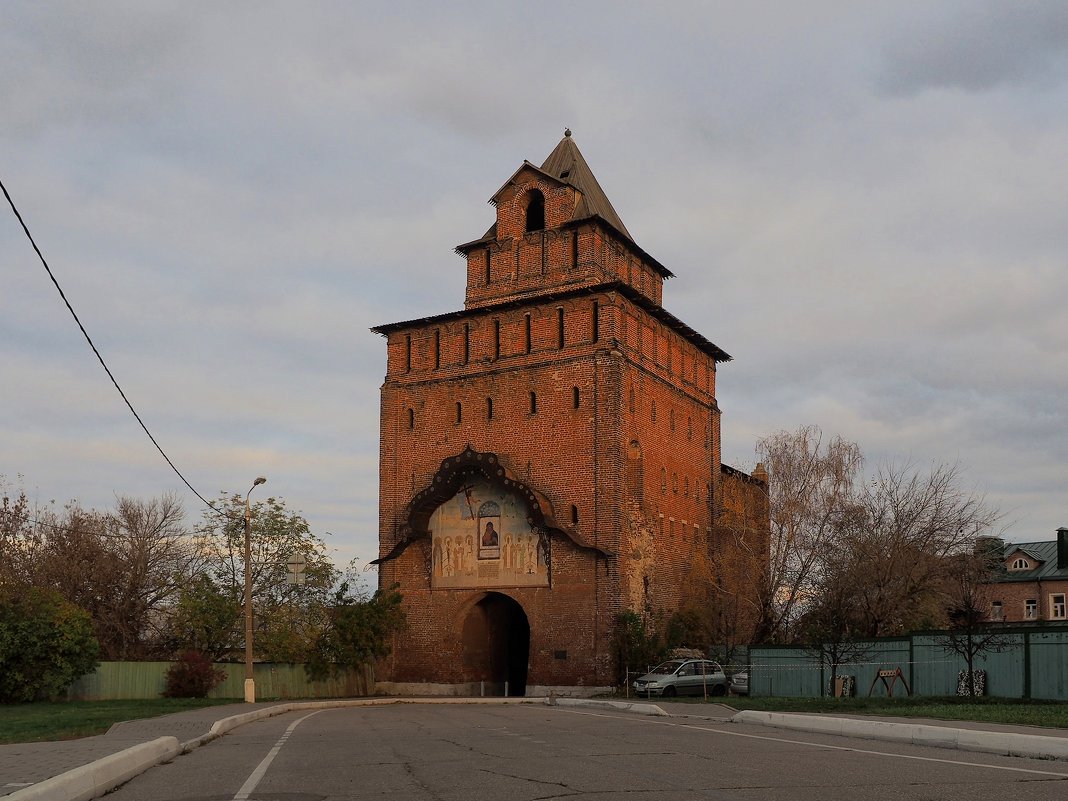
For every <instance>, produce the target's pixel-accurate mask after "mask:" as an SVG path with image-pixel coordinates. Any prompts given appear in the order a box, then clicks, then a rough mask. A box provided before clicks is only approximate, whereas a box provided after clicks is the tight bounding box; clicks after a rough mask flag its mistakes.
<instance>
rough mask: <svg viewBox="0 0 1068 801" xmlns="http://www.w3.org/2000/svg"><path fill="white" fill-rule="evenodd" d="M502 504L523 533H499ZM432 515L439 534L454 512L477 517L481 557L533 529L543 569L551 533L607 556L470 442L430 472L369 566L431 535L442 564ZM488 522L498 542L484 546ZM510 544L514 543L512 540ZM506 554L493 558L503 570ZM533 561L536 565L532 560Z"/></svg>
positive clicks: (474, 542) (493, 457)
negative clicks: (393, 537)
mask: <svg viewBox="0 0 1068 801" xmlns="http://www.w3.org/2000/svg"><path fill="white" fill-rule="evenodd" d="M476 498H477V499H478V507H477V508H475V499H476ZM468 502H470V504H471V507H470V508H468V509H467V512H468V514H469V516H468V517H465V516H464V507H465V506H467V504H468ZM450 503H452V504H455V505H456V507H457V508H456V510H454V513H453V514H451V515H450V514H448V513H447V509H448V507H447V504H450ZM487 504H490V505H487ZM492 504H496V505H497V510H496V516H497V518H498V519H497V520H496V521H495V520H494V515H493V508H492ZM506 508H507V509H508V513H509V516H510V520H511V521H512V522H511V523H510V525H512V526H513V527H515V528H519V527H521V524H520V521H522V523H523V524H525V529H526V530H523V531H521V532H518V531H512V532H501V529H500V526H501V525H503V514H504V511H505V509H506ZM435 515H437V517H438V530H439V533H442V534H444V531H443V529H442V524H445V526H446V527H447V526H448V525H449V524H450V523H455V522H456V521H454V520H451V519H450V518H452V517H457V515H458V516H459V520H460V521H466V520H474V521H475V522H474V523H473V524H471V528H472V531H471V532H470V534H471V537H472V543H471V553H472V556H480V557H483V558H485V559H490V558H493V556H492V554H493V551H492V548H494V547H496V548H498V549H502V548H503V546H504V542H503V540H502V539H501V537H502V536H507V535H508V534H509V533H511V534H512V535H513V536H516V535H517V534H520V535H521V536H523V537H524V538H526V537H528V536H529V534H528V532H530V533H532V534H533V535H534V536H535V538H536V539H537V540H538V541H539V542H542V544H543V547H544V548H545V553H544V554H543V557H542V558H543V559H544V561H545V563H546V564H545V566H546V569H547V567H548V564H547V563H548V541H549V538H550V537H551V536H552V535H554V534H557V535H563V536H565V537H566V538H567V539H569V540H571V542H573V543H574V544H575V545H576V546H578V547H579V548H582V549H583V550H590V551H594V552H596V553H598V554H600V555H602V556H606V557H607V556H609V554H608V553H607V552H606V551H603V550H602V549H600V548H597V547H596V546H593V545H590V544H589V543H587V542H585V541H584V540H583V539H582V538H581V537H580V536H579V535H578V533H577V532H575V531H574V530H573V529H571V528H569V527H564V526H562V525H560V524H559V523H558V522H557V520H556V516H555V513H554V510H553V506H552V503H551V502H550V501H549V499H548V498H546V497H545V496H544V495H543V494H542V493H540V492H538V491H537V490H536V489H534V488H533V487H530V486H528V485H527V484H525V483H524V482H522V481H519V480H518V479H517V478H516V477H515V476H514V475H513V474H512V473H511V471H509V470H508V469H507V468H506V467H505V466H504V465H502V464H501V462H500V459H499V458H498V457H497V455H496V454H494V453H482V452H480V451H476V450H474V449H473V448H472V447H471V446H470V445H468V446H467V447H466V448H465V449H464V450H463V451H462V452H460V453H459V454H457V455H456V456H450V457H449V458H447V459H445V460H444V461H443V462H442V463H441V467H439V468H438V471H437V472H436V473H435V474H434V478H433V479H432V480H431V482H430V484H429V485H428V486H427V487H426V488H424V489H423V490H421V491H420V492H419V493H417V494H416V495H415V496H414V497H413V498H412V499H411V501H409V503H408V505H407V507H406V508H405V511H404V515H403V522H402V523H401V527H400V531H399V534H400V538H399V540H398V542H397V543H396V545H394V547H393V549H392V550H391V551H390V552H389V553H388V554H386V555H385V556H383V557H381V558H379V559H376V560H374V561H373V562H372V563H371V564H381V563H382V562H388V561H390V560H391V559H396V558H397V557H398V556H400V555H401V554H402V553H403V552H404V551H405V550H406V549H407V547H408V546H409V545H410V544H411V543H413V542H414V541H416V540H418V539H422V538H424V537H431V538H432V545H431V552H432V554H436V553H437V552H436V550H435V546H440V548H441V549H442V550H441V559H442V565H443V566H444V559H445V556H444V546H445V543H444V540H442V541H440V542H438V543H434V542H433V535H432V533H431V529H432V528H433V526H432V525H431V518H432V517H434V516H435ZM483 517H484V518H485V519H484V520H483V519H482V518H483ZM486 523H490V524H492V527H491V530H490V531H491V535H492V534H493V533H496V537H497V545H496V546H493V545H491V544H486V545H483V543H482V540H483V537H485V536H486ZM476 525H478V526H479V528H478V531H477V534H478V536H477V538H476V537H475V534H476V531H475V526H476ZM463 537H464V539H463V550H462V551H461V554H462V555H461V557H460V558H461V559H466V558H467V541H466V540H467V533H466V532H464V533H463ZM491 540H492V536H490V537H489V538H487V543H488V542H490V541H491ZM509 544H510V545H512V546H513V547H517V546H516V542H515V541H514V540H513V541H511V542H510V543H509ZM523 544H524V548H525V550H524V552H523V559H522V564H523V569H524V570H526V569H527V568H528V567H529V564H528V562H529V559H528V556H529V549H527V548H526V546H527V545H529V542H528V541H527V540H526V539H524V541H523ZM449 545H450V547H451V548H452V549H453V552H454V554H455V548H456V543H455V541H452V540H451V541H450V543H449ZM476 545H477V548H476ZM476 552H477V553H476ZM506 555H507V554H506V552H504V551H499V552H498V554H497V557H496V558H498V559H500V560H502V561H501V566H502V568H503V565H504V562H503V560H504V558H505V556H506ZM512 555H514V554H512ZM534 556H535V559H536V558H537V554H536V553H535V554H534ZM432 558H434V559H435V560H436V559H437V556H436V555H434V556H432ZM510 561H511V560H510ZM535 564H537V563H536V562H535ZM436 565H437V562H435V570H436V569H437V567H436ZM454 567H455V566H454ZM442 572H444V570H443V571H442Z"/></svg>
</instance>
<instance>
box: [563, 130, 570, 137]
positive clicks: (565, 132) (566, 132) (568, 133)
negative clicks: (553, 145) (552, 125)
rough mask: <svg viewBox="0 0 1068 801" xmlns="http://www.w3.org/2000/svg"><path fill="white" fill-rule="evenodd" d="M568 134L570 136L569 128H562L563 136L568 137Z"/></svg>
mask: <svg viewBox="0 0 1068 801" xmlns="http://www.w3.org/2000/svg"><path fill="white" fill-rule="evenodd" d="M569 136H571V129H570V128H564V137H565V138H566V137H569Z"/></svg>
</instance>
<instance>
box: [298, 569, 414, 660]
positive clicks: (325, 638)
mask: <svg viewBox="0 0 1068 801" xmlns="http://www.w3.org/2000/svg"><path fill="white" fill-rule="evenodd" d="M349 586H350V585H349V582H347V581H346V582H343V583H342V584H341V587H340V588H339V589H338V590H337V592H336V593H335V595H334V599H333V604H332V605H331V607H330V609H329V614H328V620H329V622H328V624H327V626H326V628H325V629H324V630H323V631H322V632H320V634H319V636H318V638H317V639H316V642H315V650H314V652H313V653H312V655H311V658H310V659H309V660H308V661H307V664H306V669H307V672H308V675H309V676H310V677H311V678H312V679H315V680H321V679H325V678H327V677H329V676H332V675H337V674H338V673H340V672H343V671H345V670H348V669H354V668H359V667H361V666H363V665H366V664H368V663H369V662H372V661H374V660H375V659H381V658H382V657H385V656H387V655H388V654H389V652H390V650H391V640H392V637H393V635H394V634H395V633H396V632H397V631H400V629H401V628H403V626H404V622H405V620H404V610H403V609H401V600H402V598H401V594H400V593H399V592H398V591H397V588H398V586H399V585H396V584H395V585H393V586H392V587H390V588H389V589H387V590H378V591H376V592H375V594H374V595H373V596H371V597H370V598H365V597H363V596H361V595H360V594H353V593H351V592H350V589H349Z"/></svg>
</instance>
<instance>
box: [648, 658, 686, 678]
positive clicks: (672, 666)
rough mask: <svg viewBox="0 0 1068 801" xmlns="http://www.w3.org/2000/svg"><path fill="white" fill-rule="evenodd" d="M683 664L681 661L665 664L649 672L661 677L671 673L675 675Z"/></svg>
mask: <svg viewBox="0 0 1068 801" xmlns="http://www.w3.org/2000/svg"><path fill="white" fill-rule="evenodd" d="M681 664H682V662H679V661H671V662H664V663H663V664H662V665H657V666H656V667H655V668H653V669H652V670H650V671H649V672H650V673H659V674H661V675H665V674H668V675H670V674H671V673H674V672H675V671H676V670H678V669H679V665H681Z"/></svg>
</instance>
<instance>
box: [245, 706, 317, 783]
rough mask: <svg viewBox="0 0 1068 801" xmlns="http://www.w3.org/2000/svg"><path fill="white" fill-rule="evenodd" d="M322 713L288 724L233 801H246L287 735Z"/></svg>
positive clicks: (280, 748) (315, 712)
mask: <svg viewBox="0 0 1068 801" xmlns="http://www.w3.org/2000/svg"><path fill="white" fill-rule="evenodd" d="M323 711H324V710H322V709H317V710H315V711H314V712H310V713H308V714H307V715H305V716H304V717H302V718H297V719H296V720H294V721H293V722H292V723H290V724H289V728H288V729H286V731H285V734H283V735H282V736H281V737H279V738H278V742H277V743H275V744H274V748H272V749H271V750H270V751H269V752H268V754H267V756H265V757H264V758H263V761H262V762H260V764H259V765H257V766H256V769H255V770H254V771H252V773H251V774H249V777H248V778H247V779H245V783H244V784H242V785H241V789H240V790H238V791H237V795H235V796H234V798H233V801H248V797H249V795H251V793H252V791H253V790H255V789H256V787H257V785H259V783H260V781H261V780H262V779H263V776H264V774H265V773H267V768H269V767H270V766H271V763H272V762H274V758H275V757H276V756H278V752H279V751H281V750H282V746H283V745H285V744H286V740H288V739H289V735H291V734H292V733H293V730H294V729H295V728H297V726H299V725H300V724H301V723H303V722H304V721H306V720H307V719H308V718H310V717H311V716H312V715H318V714H319V713H320V712H323Z"/></svg>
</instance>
